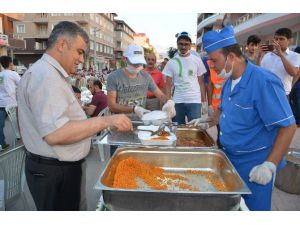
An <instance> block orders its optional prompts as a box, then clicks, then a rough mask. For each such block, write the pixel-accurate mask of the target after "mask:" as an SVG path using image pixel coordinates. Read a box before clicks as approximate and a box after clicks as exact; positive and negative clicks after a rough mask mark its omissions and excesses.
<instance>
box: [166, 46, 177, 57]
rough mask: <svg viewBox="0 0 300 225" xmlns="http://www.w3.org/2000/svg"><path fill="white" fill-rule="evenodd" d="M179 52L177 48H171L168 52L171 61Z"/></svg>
mask: <svg viewBox="0 0 300 225" xmlns="http://www.w3.org/2000/svg"><path fill="white" fill-rule="evenodd" d="M176 52H177V48H174V47H170V48H169V50H168V56H169V58H170V59H172V58H173V57H174V55H175V53H176Z"/></svg>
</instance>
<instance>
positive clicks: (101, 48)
mask: <svg viewBox="0 0 300 225" xmlns="http://www.w3.org/2000/svg"><path fill="white" fill-rule="evenodd" d="M99 52H103V45H102V44H100V49H99Z"/></svg>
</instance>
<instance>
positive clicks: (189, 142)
mask: <svg viewBox="0 0 300 225" xmlns="http://www.w3.org/2000/svg"><path fill="white" fill-rule="evenodd" d="M176 146H192V147H205V146H207V145H206V144H205V142H204V140H203V139H200V138H199V139H195V138H191V137H177V141H176Z"/></svg>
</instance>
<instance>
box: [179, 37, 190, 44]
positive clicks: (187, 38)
mask: <svg viewBox="0 0 300 225" xmlns="http://www.w3.org/2000/svg"><path fill="white" fill-rule="evenodd" d="M180 40H186V41H189V42H191V43H192V40H191V39H190V38H189V37H188V36H180V37H179V38H177V42H178V41H180Z"/></svg>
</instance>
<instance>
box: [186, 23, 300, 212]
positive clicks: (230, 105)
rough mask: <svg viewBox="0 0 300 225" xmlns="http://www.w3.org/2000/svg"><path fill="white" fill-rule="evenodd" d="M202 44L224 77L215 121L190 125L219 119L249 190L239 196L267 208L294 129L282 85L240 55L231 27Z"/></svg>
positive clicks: (211, 33)
mask: <svg viewBox="0 0 300 225" xmlns="http://www.w3.org/2000/svg"><path fill="white" fill-rule="evenodd" d="M202 43H203V45H204V48H205V50H206V52H207V53H208V57H209V59H210V60H211V62H212V67H213V69H215V71H216V72H217V73H218V75H219V76H220V77H228V79H227V81H226V82H225V84H224V87H223V90H222V97H221V99H222V101H221V104H220V105H219V108H218V110H217V112H216V117H215V118H214V120H213V121H211V122H207V123H205V119H204V118H199V119H196V120H194V121H191V123H192V124H194V125H198V126H200V127H201V128H202V129H207V128H208V127H210V126H213V125H215V124H217V123H219V125H220V142H221V145H222V146H223V148H222V149H223V151H224V152H225V153H226V155H227V156H228V158H229V159H230V160H231V162H232V163H233V165H234V166H235V168H236V169H237V171H238V172H239V174H240V176H241V177H242V179H243V180H244V181H245V183H246V184H247V186H248V187H249V188H250V190H251V192H252V194H251V195H245V196H243V197H244V199H245V202H246V204H247V206H248V208H249V209H250V210H270V209H271V198H272V188H273V181H274V178H275V175H276V169H277V168H278V169H280V168H281V167H283V166H284V163H285V162H284V160H283V157H284V155H285V154H286V152H287V149H288V147H289V144H290V142H291V140H292V137H293V135H294V133H295V130H296V125H295V118H294V116H293V114H292V111H291V108H290V106H289V104H288V101H287V98H286V96H285V92H284V88H283V85H282V83H281V81H280V79H279V78H278V77H277V76H276V75H275V74H273V73H272V72H270V71H268V70H265V69H263V68H261V67H258V66H256V65H254V64H252V63H251V62H249V61H247V60H245V59H244V57H243V55H242V52H241V50H240V47H239V45H238V44H237V41H236V39H235V36H234V31H233V28H232V27H231V26H227V27H224V28H223V29H222V30H221V31H220V32H217V31H209V32H207V33H205V34H204V36H203V39H202ZM203 122H204V123H203Z"/></svg>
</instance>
